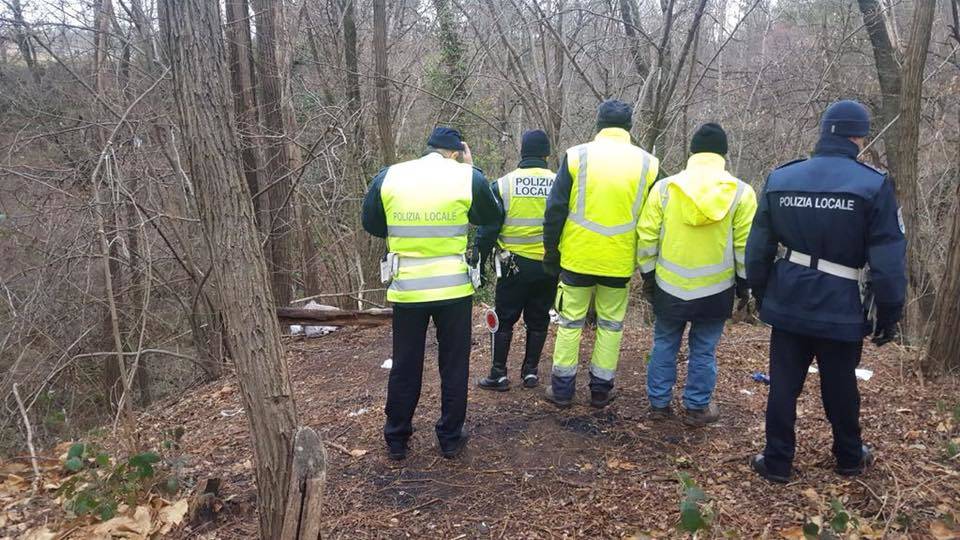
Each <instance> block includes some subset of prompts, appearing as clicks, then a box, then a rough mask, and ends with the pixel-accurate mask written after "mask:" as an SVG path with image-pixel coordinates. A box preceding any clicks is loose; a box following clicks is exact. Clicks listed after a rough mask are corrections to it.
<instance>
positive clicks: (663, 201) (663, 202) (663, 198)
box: [659, 179, 670, 227]
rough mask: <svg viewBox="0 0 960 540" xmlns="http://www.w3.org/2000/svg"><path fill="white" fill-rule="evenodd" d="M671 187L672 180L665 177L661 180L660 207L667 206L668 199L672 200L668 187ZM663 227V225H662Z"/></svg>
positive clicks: (664, 207)
mask: <svg viewBox="0 0 960 540" xmlns="http://www.w3.org/2000/svg"><path fill="white" fill-rule="evenodd" d="M668 187H670V180H669V179H664V180H661V181H660V182H659V188H660V207H661V208H663V209H666V208H667V201H669V200H670V190H669V189H667V188H668ZM661 227H662V226H661Z"/></svg>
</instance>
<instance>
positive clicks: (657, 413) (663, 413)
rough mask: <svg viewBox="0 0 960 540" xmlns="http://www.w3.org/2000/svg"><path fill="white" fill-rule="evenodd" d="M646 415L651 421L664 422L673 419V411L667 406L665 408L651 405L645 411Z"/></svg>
mask: <svg viewBox="0 0 960 540" xmlns="http://www.w3.org/2000/svg"><path fill="white" fill-rule="evenodd" d="M647 415H648V416H649V417H650V419H651V420H666V419H668V418H673V409H671V408H670V406H669V405H667V406H666V407H656V406H653V405H651V406H650V409H649V410H648V411H647Z"/></svg>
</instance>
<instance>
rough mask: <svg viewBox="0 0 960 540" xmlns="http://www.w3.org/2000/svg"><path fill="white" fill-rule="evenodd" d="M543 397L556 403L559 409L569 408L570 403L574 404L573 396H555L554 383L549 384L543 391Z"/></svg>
mask: <svg viewBox="0 0 960 540" xmlns="http://www.w3.org/2000/svg"><path fill="white" fill-rule="evenodd" d="M543 397H544V399H546V400H547V401H549V402H550V403H553V404H554V405H556V406H557V408H558V409H567V408H569V407H570V405H573V398H572V397H568V398H563V397H559V396H555V395H554V394H553V385H549V386H547V388H546V389H545V390H544V392H543Z"/></svg>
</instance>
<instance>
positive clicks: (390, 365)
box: [380, 358, 393, 369]
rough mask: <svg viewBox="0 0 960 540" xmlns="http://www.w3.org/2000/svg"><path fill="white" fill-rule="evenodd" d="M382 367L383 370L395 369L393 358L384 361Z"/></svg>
mask: <svg viewBox="0 0 960 540" xmlns="http://www.w3.org/2000/svg"><path fill="white" fill-rule="evenodd" d="M380 367H382V368H383V369H393V358H387V359H386V360H384V361H383V363H382V364H380Z"/></svg>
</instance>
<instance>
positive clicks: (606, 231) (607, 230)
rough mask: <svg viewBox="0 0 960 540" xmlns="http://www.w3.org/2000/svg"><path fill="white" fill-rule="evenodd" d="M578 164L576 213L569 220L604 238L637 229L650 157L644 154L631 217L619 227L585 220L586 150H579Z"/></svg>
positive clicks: (571, 214)
mask: <svg viewBox="0 0 960 540" xmlns="http://www.w3.org/2000/svg"><path fill="white" fill-rule="evenodd" d="M577 159H578V161H579V164H578V165H577V211H576V212H571V213H570V220H571V221H573V222H574V223H576V224H577V225H580V226H581V227H583V228H585V229H587V230H589V231H592V232H595V233H597V234H602V235H604V236H616V235H618V234H625V233H628V232H630V231H632V230H634V229H636V227H637V218H638V217H639V216H640V208H641V206H642V205H643V196H644V194H645V193H646V186H647V173H648V172H649V171H650V156H648V155H646V154H644V156H643V165H642V166H641V172H640V185H639V186H638V188H637V195H636V197H634V199H633V216H632V218H631V221H629V222H627V223H621V224H620V225H601V224H600V223H597V222H595V221H591V220H589V219H587V210H586V203H587V148H586V147H583V148H580V150H579V154H578V158H577Z"/></svg>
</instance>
